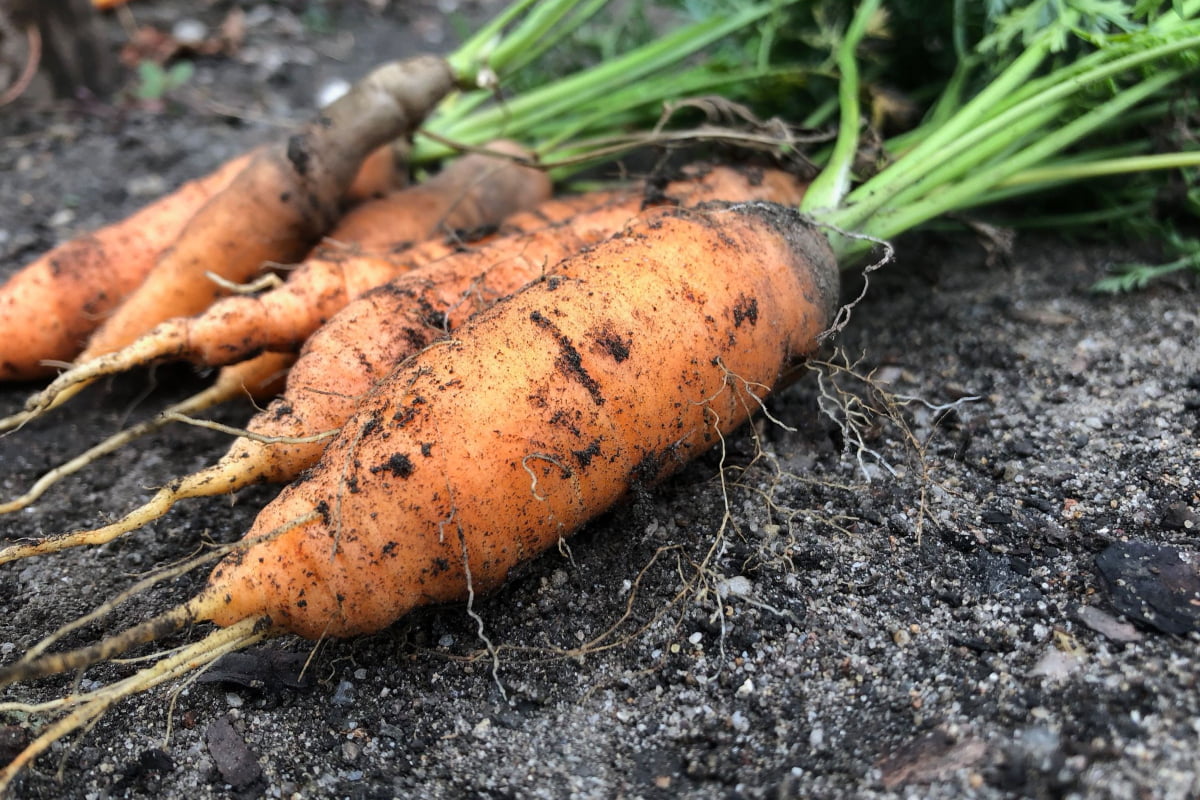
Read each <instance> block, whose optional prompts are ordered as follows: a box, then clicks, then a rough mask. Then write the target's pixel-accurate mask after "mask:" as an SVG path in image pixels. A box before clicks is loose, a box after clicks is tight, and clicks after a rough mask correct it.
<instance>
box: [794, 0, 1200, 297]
mask: <svg viewBox="0 0 1200 800" xmlns="http://www.w3.org/2000/svg"><path fill="white" fill-rule="evenodd" d="M881 5H882V4H881V3H880V2H875V0H867V2H864V3H862V4H860V6H859V8H858V14H857V16H856V17H855V23H858V25H857V27H856V25H855V24H851V26H850V27H849V28H848V29H847V33H846V35H845V38H844V39H843V42H842V44H841V46H840V50H839V65H841V66H842V70H841V89H840V94H841V100H842V112H843V113H842V118H843V124H842V126H841V128H840V133H839V141H838V145H837V146H836V147H835V148H834V150H833V151H832V154H831V155H830V157H829V161H828V164H827V166H826V168H825V171H824V173H823V174H822V176H821V178H820V179H819V181H818V184H816V186H817V187H818V188H819V189H820V191H817V192H813V193H810V195H809V197H807V198H806V201H805V208H806V210H809V211H811V212H813V213H814V214H815V215H816V216H817V217H818V218H819V219H821V220H822V221H824V222H826V223H828V224H830V225H833V226H836V227H838V228H840V229H844V230H849V231H854V232H857V233H861V234H865V235H866V236H869V237H878V238H888V237H893V236H895V235H897V234H899V233H901V232H903V231H906V230H909V229H911V228H913V227H915V226H917V225H921V224H923V223H925V222H928V221H929V220H932V219H934V218H936V217H939V216H942V215H946V214H950V213H954V212H960V211H963V210H966V209H973V208H975V207H978V206H982V205H986V204H992V203H998V202H1000V201H1006V200H1011V199H1013V198H1017V197H1022V198H1023V200H1024V198H1025V196H1032V195H1037V194H1042V193H1049V192H1052V191H1054V190H1057V189H1060V188H1062V187H1064V186H1067V185H1070V186H1071V187H1072V189H1073V190H1074V191H1076V192H1077V191H1078V190H1077V188H1076V184H1079V183H1081V182H1085V181H1092V180H1094V179H1100V178H1103V177H1108V176H1126V175H1130V174H1132V175H1136V176H1138V180H1136V181H1132V182H1130V181H1128V179H1127V178H1124V177H1123V178H1122V182H1123V183H1125V184H1126V185H1127V186H1128V188H1127V189H1124V190H1120V191H1116V192H1110V193H1109V194H1108V195H1107V197H1106V195H1104V194H1097V195H1096V196H1097V197H1100V198H1106V199H1107V200H1108V202H1109V203H1110V204H1111V205H1112V206H1113V207H1114V208H1119V209H1120V210H1121V214H1123V215H1128V214H1129V213H1130V211H1131V210H1132V207H1133V206H1138V207H1140V209H1141V211H1142V212H1143V213H1147V212H1149V211H1150V205H1149V204H1150V202H1152V200H1153V195H1152V194H1148V193H1147V192H1146V191H1145V188H1144V187H1145V182H1146V181H1147V179H1148V176H1147V173H1149V172H1151V171H1153V172H1156V173H1158V174H1159V175H1160V176H1161V175H1163V174H1166V171H1170V172H1171V173H1172V174H1174V175H1179V174H1182V175H1183V176H1184V180H1186V181H1188V182H1189V184H1190V183H1191V181H1193V180H1194V177H1195V176H1194V169H1195V167H1196V166H1197V165H1200V152H1197V151H1196V149H1195V146H1194V144H1190V143H1178V144H1176V145H1173V146H1171V145H1169V146H1168V149H1167V150H1166V151H1165V152H1152V141H1154V140H1153V139H1152V137H1151V134H1150V133H1149V130H1150V129H1151V128H1153V126H1154V125H1155V124H1156V123H1158V122H1159V121H1160V120H1161V119H1163V118H1164V117H1166V118H1168V119H1169V118H1170V115H1171V113H1172V111H1173V110H1175V109H1176V108H1177V107H1179V108H1181V109H1183V110H1185V111H1188V112H1190V111H1192V110H1193V109H1192V108H1191V107H1190V106H1191V104H1190V103H1189V102H1188V101H1185V100H1184V99H1183V98H1182V97H1181V95H1182V92H1180V87H1181V84H1183V83H1184V81H1186V80H1187V79H1188V78H1189V77H1190V76H1192V75H1193V74H1194V72H1195V71H1196V69H1197V68H1198V67H1200V57H1198V53H1200V50H1198V48H1200V19H1198V18H1197V17H1198V13H1200V3H1197V2H1188V1H1187V0H1179V1H1177V2H1172V3H1151V2H1145V1H1142V2H1136V3H1127V2H1116V1H1115V0H1035V2H1032V3H1024V4H1015V3H1004V2H996V3H989V4H983V5H986V6H987V8H988V9H989V12H991V16H990V17H989V18H987V19H986V20H984V21H985V22H986V23H987V24H986V25H984V26H982V27H972V26H971V25H969V24H968V23H969V22H970V20H969V19H968V17H967V14H966V11H965V9H966V6H967V5H969V4H965V3H961V2H960V3H957V4H956V12H957V13H956V15H955V28H954V44H955V51H956V53H957V57H958V58H957V64H956V66H955V68H954V70H953V72H952V73H951V74H950V76H949V78H948V79H947V80H946V81H945V83H944V84H943V85H942V86H941V87H940V93H939V94H938V95H937V96H936V98H934V99H933V100H932V101H931V102H930V104H929V109H930V110H929V112H928V114H927V116H926V119H925V120H924V121H923V122H922V123H921V124H920V125H918V126H917V127H915V128H914V129H912V130H910V131H907V132H905V133H903V134H901V135H898V136H896V137H894V138H892V139H890V140H888V141H887V142H886V143H885V152H886V154H887V156H886V157H887V159H888V161H887V162H886V163H885V165H884V166H883V168H882V169H880V170H879V171H878V172H877V173H876V174H874V175H872V176H870V177H867V178H865V179H863V180H860V181H858V183H857V185H855V186H853V188H849V189H846V188H845V187H846V182H845V181H838V180H834V179H833V177H832V176H839V175H843V174H846V173H848V172H849V170H850V169H851V168H852V166H853V165H854V158H855V156H856V154H857V152H858V149H859V148H858V147H857V144H858V143H859V142H860V139H861V137H860V130H859V128H858V126H857V125H847V120H848V118H849V119H857V117H858V115H857V114H855V115H853V116H852V117H850V116H849V115H848V114H847V113H846V110H847V109H848V108H853V107H854V104H855V103H856V102H857V97H858V94H859V92H860V90H861V83H860V82H859V80H858V78H857V75H856V73H855V71H854V70H853V69H852V68H847V65H852V64H853V62H854V58H853V57H851V56H850V52H851V49H852V48H853V47H855V46H857V45H858V44H859V42H860V40H861V39H862V25H861V21H862V19H863V18H864V17H867V16H868V15H870V14H873V13H874V12H875V10H876V9H877V8H878V7H880V6H881ZM900 5H904V4H903V3H901V4H900ZM972 31H973V32H974V34H975V35H976V36H977V37H978V38H977V39H976V40H975V42H974V44H968V39H969V36H970V35H971V33H972ZM1175 147H1177V148H1178V149H1174V148H1175ZM1181 170H1182V171H1183V172H1182V173H1181V172H1180V171H1181ZM1026 202H1028V201H1026ZM1033 208H1035V209H1036V206H1033ZM1192 208H1193V209H1194V204H1193V206H1192ZM1084 219H1085V218H1081V219H1080V221H1084ZM1034 221H1036V218H1035V220H1034ZM1161 224H1163V225H1166V224H1168V223H1165V222H1164V223H1161ZM836 238H837V241H836V242H835V247H836V248H837V249H838V250H839V252H840V253H841V254H842V255H843V256H849V255H853V254H855V253H859V252H861V251H862V250H864V249H866V248H867V247H869V246H870V242H869V240H867V239H848V238H842V237H836ZM1171 241H1173V242H1175V244H1176V245H1177V246H1178V247H1179V248H1180V249H1185V248H1187V246H1188V243H1187V241H1186V240H1184V239H1182V237H1176V238H1174V239H1172V240H1171ZM1192 244H1193V245H1194V243H1192ZM1193 252H1194V251H1193ZM1195 262H1196V259H1195V257H1193V256H1189V255H1187V254H1184V255H1183V256H1182V257H1181V258H1180V259H1179V260H1178V261H1176V262H1175V263H1174V264H1173V265H1169V268H1171V269H1179V268H1184V267H1187V266H1191V265H1193V264H1194V263H1195ZM1162 271H1165V269H1164V270H1162ZM1141 274H1142V275H1145V274H1146V273H1145V272H1143V273H1141ZM1106 286H1107V284H1106Z"/></svg>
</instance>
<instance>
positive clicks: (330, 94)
mask: <svg viewBox="0 0 1200 800" xmlns="http://www.w3.org/2000/svg"><path fill="white" fill-rule="evenodd" d="M348 91H350V82H349V81H347V80H346V79H345V78H334V79H333V80H331V81H326V82H325V83H324V84H322V85H321V88H319V89H317V97H316V100H317V107H318V108H324V107H325V106H327V105H329V104H330V103H332V102H333V101H335V100H338V99H340V98H341V97H342V96H343V95H345V94H346V92H348Z"/></svg>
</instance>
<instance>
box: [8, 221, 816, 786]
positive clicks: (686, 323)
mask: <svg viewBox="0 0 1200 800" xmlns="http://www.w3.org/2000/svg"><path fill="white" fill-rule="evenodd" d="M836 298H837V262H836V259H835V257H834V255H833V251H832V249H831V248H830V247H829V243H828V242H827V241H826V240H825V238H824V237H823V236H822V235H821V234H820V233H819V232H817V231H816V230H815V229H814V228H812V227H810V226H809V225H808V224H807V223H806V222H805V221H804V220H803V218H802V217H800V215H798V214H797V213H796V212H794V211H791V210H789V209H786V208H784V207H781V206H776V205H772V204H765V203H748V204H738V205H734V206H729V205H724V204H714V205H711V206H707V207H703V208H701V209H684V210H667V211H660V212H651V213H649V214H647V215H646V216H645V218H644V219H642V220H641V221H639V222H638V223H637V224H634V225H632V226H630V227H629V228H627V229H626V230H625V231H624V232H622V233H621V234H620V235H618V236H615V237H613V238H612V239H609V240H607V241H605V242H603V243H601V244H600V245H597V246H596V247H594V248H592V249H590V250H587V251H585V252H583V253H581V254H579V255H577V256H575V257H573V258H572V259H570V261H569V262H568V263H564V264H561V265H560V266H559V269H558V270H557V274H556V275H555V276H554V277H553V278H552V279H550V280H546V281H539V282H537V283H535V284H532V285H530V286H529V287H527V288H526V289H525V290H523V291H521V292H519V293H518V294H516V295H513V296H512V297H510V298H508V299H506V300H505V301H504V302H502V303H499V304H497V305H496V306H494V307H493V308H492V309H489V310H488V311H485V312H483V313H481V314H479V315H477V316H475V317H473V318H472V319H471V320H470V321H469V322H468V323H467V324H466V325H464V326H463V328H462V329H461V330H459V331H458V332H457V333H456V334H455V336H454V338H452V339H448V340H447V341H446V342H445V343H444V344H442V345H440V346H438V347H431V348H428V349H426V350H424V351H422V352H421V353H420V354H419V355H418V356H416V357H415V358H413V359H412V360H411V362H409V363H408V364H407V365H405V366H404V367H403V368H401V369H399V370H397V371H396V372H395V373H394V374H393V375H391V376H390V377H389V378H388V379H387V380H386V381H384V382H382V383H381V384H380V385H379V387H378V388H377V391H376V392H375V393H374V394H373V395H372V397H371V398H369V399H368V400H367V401H366V402H364V403H363V404H362V405H360V407H359V409H358V411H357V412H356V413H355V415H354V416H353V417H352V418H351V419H350V420H349V421H348V422H347V424H346V425H345V427H344V428H343V430H342V432H341V434H340V435H339V436H338V437H337V438H336V439H335V440H334V442H333V443H332V444H331V445H330V446H329V448H328V449H327V450H326V452H325V455H324V456H323V457H322V459H321V462H320V463H319V464H318V466H317V467H316V468H314V469H313V470H312V471H310V472H309V473H308V474H307V475H306V476H305V479H304V480H303V481H299V482H297V483H294V484H292V485H291V486H289V487H288V488H287V489H285V490H284V492H283V494H281V495H280V496H279V498H278V499H276V500H275V501H274V502H272V503H271V504H270V505H268V506H267V507H266V508H265V509H264V510H263V511H262V513H261V514H260V515H259V517H258V519H257V520H256V522H255V524H254V526H253V527H252V529H251V530H250V531H249V532H248V534H247V535H246V537H245V538H244V539H243V541H242V542H241V543H240V545H241V546H240V547H238V548H237V549H236V550H234V552H232V553H230V555H228V556H227V557H226V558H225V560H223V561H222V562H221V563H220V564H219V565H218V566H217V568H216V569H215V570H214V571H213V573H212V575H211V576H210V577H209V581H208V583H207V585H206V586H205V588H204V589H202V590H201V591H200V593H198V594H197V595H196V596H195V597H193V598H192V599H191V600H189V601H187V602H185V603H183V604H181V605H179V606H176V607H175V608H174V609H172V610H170V611H168V612H166V613H165V614H162V615H160V616H158V617H155V618H153V619H150V620H148V621H146V622H143V623H141V624H139V625H136V626H134V627H132V628H130V629H128V630H126V631H124V632H122V633H119V634H116V635H114V636H110V637H108V638H106V639H104V640H102V641H101V642H98V643H96V644H95V645H92V646H89V647H85V648H82V649H79V650H74V651H70V652H65V653H50V654H44V651H45V646H46V645H48V642H47V643H43V645H39V646H37V647H35V648H32V649H31V651H30V652H29V653H27V655H26V656H25V657H23V658H22V659H20V660H18V661H17V662H15V663H13V664H10V665H9V666H7V667H5V668H3V669H2V670H0V685H6V684H9V683H12V682H14V681H19V680H25V679H28V678H31V677H37V676H40V675H45V674H49V673H53V672H63V671H67V670H71V669H77V668H81V667H83V666H86V665H88V664H91V663H95V662H97V661H101V660H105V659H110V658H113V657H115V656H116V655H118V654H119V653H121V652H123V651H124V650H126V649H128V648H129V647H132V646H134V645H136V644H139V643H142V642H146V641H150V640H154V639H157V638H160V637H162V636H164V635H166V634H167V633H169V632H171V631H173V630H177V629H179V628H181V627H183V626H186V625H190V624H192V623H195V622H198V621H212V622H215V623H216V624H217V625H220V626H224V628H225V629H224V630H218V631H216V632H214V633H212V634H210V635H209V636H208V637H206V638H205V639H203V640H201V641H199V642H197V643H195V644H193V645H190V646H188V647H185V648H182V649H179V650H177V651H174V652H173V653H171V654H168V655H167V656H165V657H164V658H162V659H161V660H160V661H159V662H158V663H156V664H154V665H152V666H150V667H147V668H145V669H143V670H142V671H141V672H139V673H137V674H135V675H133V676H131V677H129V678H126V679H124V680H122V681H119V682H118V683H116V684H114V685H112V686H110V687H104V688H102V689H99V690H95V691H92V692H89V693H87V694H85V695H83V696H81V697H78V698H73V699H71V701H69V702H70V704H72V705H74V709H73V710H71V711H70V712H69V713H67V714H66V715H65V716H64V717H63V718H61V719H60V720H58V721H57V722H55V723H53V724H52V725H50V726H49V727H48V728H47V729H45V730H43V731H42V732H41V733H40V734H39V736H38V737H37V738H36V739H35V740H34V741H33V742H32V743H31V744H30V745H28V746H27V747H26V748H25V750H23V751H22V752H21V753H20V754H19V755H18V756H17V757H16V758H15V759H14V760H13V761H12V762H10V763H9V764H8V766H6V767H5V769H4V770H3V771H0V786H4V785H7V784H8V782H10V781H11V780H12V778H13V777H14V776H15V774H16V773H17V772H18V771H19V770H21V769H22V768H23V767H24V766H25V765H26V764H28V763H29V762H30V761H32V759H33V758H35V757H36V756H37V755H38V754H39V753H41V752H44V751H45V750H46V749H47V748H48V747H49V746H50V745H51V744H52V743H53V742H54V741H56V740H57V739H59V738H61V737H62V736H65V735H66V734H68V733H70V732H71V731H73V730H77V729H79V728H82V727H85V726H87V725H89V724H90V723H91V722H92V721H93V720H95V719H97V718H98V717H99V716H100V715H101V714H103V712H104V711H105V710H106V709H108V708H109V707H110V706H112V705H113V704H114V703H115V702H117V701H118V700H120V699H121V698H123V697H127V696H129V695H131V694H134V693H137V692H140V691H144V690H146V689H147V688H149V687H152V686H155V685H158V684H159V683H161V682H163V681H165V680H170V679H173V678H175V677H177V676H180V675H183V674H186V673H187V672H188V671H191V670H195V669H197V668H199V667H202V666H204V665H205V664H207V663H211V662H212V661H213V660H215V659H216V658H218V657H219V656H220V655H222V654H224V653H226V652H231V651H232V650H236V649H239V648H243V647H246V646H249V645H250V644H252V643H254V642H257V641H260V640H262V639H263V638H264V637H266V636H270V635H275V634H279V633H283V632H292V633H296V634H299V635H301V636H305V637H309V638H313V639H316V638H319V637H324V636H350V635H354V634H359V633H365V632H370V631H376V630H379V629H381V628H383V627H384V626H386V625H388V624H390V623H391V622H393V621H394V620H396V619H397V618H399V617H400V616H402V615H403V614H405V613H407V612H408V611H409V610H411V609H412V608H414V607H415V606H418V605H423V604H427V603H435V602H447V601H452V600H457V599H462V598H466V597H470V596H472V595H473V594H475V593H478V592H483V591H487V590H489V589H492V588H495V587H496V586H498V585H499V584H500V583H501V582H503V581H504V579H505V578H506V576H507V575H508V573H509V571H510V570H512V569H513V568H514V567H515V566H517V565H518V564H519V563H521V562H522V561H525V560H528V559H530V558H532V557H533V556H535V555H537V554H538V553H540V552H542V551H544V550H545V549H547V548H549V547H551V546H553V545H554V544H555V543H556V542H559V541H561V540H562V539H563V537H566V536H568V535H570V534H571V533H572V532H574V531H575V530H577V529H578V528H579V527H580V526H581V525H582V524H584V523H585V522H587V521H588V520H589V519H591V518H593V517H595V516H596V515H598V514H600V513H602V512H603V511H605V510H607V509H608V508H609V507H611V506H612V505H613V504H614V503H616V502H617V501H618V500H620V499H621V498H622V497H623V496H624V495H626V494H627V493H628V492H629V491H631V490H632V489H634V488H636V487H638V486H642V485H649V484H653V483H654V482H656V481H658V480H660V479H662V478H663V477H665V476H667V475H669V474H671V473H672V472H674V471H676V470H677V469H679V468H680V467H681V466H682V465H683V464H684V463H685V462H686V461H687V460H688V459H689V458H691V457H693V456H695V455H697V454H698V453H700V452H702V451H703V450H705V449H707V448H708V447H710V446H711V445H712V444H713V443H714V442H716V441H717V440H718V438H719V437H721V436H723V435H724V434H725V433H727V432H729V431H731V430H732V429H733V428H734V427H736V426H738V425H740V424H741V423H742V422H743V421H745V420H746V418H747V417H748V416H749V415H750V414H751V413H752V411H753V410H754V409H755V408H756V407H757V406H758V405H759V404H760V403H761V402H762V396H763V395H764V394H765V393H766V392H768V391H769V390H770V387H771V386H772V385H773V384H775V383H776V382H777V381H779V380H780V378H781V377H782V376H783V375H784V374H785V373H786V372H787V371H788V370H789V368H791V367H794V365H795V364H796V363H797V362H798V361H799V360H800V359H802V358H804V357H805V356H806V355H807V354H809V353H811V352H812V351H813V350H814V349H815V348H816V346H817V343H818V339H819V335H820V334H821V332H822V331H823V330H825V329H826V327H827V326H828V325H829V323H830V321H831V319H832V318H833V314H834V310H835V308H836V302H837V299H836ZM61 633H62V632H61V631H60V634H61ZM53 638H54V637H52V639H53ZM67 704H68V701H64V705H67ZM68 707H70V706H68Z"/></svg>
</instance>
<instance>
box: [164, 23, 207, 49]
mask: <svg viewBox="0 0 1200 800" xmlns="http://www.w3.org/2000/svg"><path fill="white" fill-rule="evenodd" d="M171 36H172V37H173V38H174V39H175V41H177V42H179V43H180V44H184V45H191V46H195V45H198V44H200V43H201V42H203V41H204V40H205V39H206V38H208V26H207V25H205V24H204V23H203V22H201V21H200V20H198V19H192V18H191V17H184V18H183V19H181V20H176V22H175V24H174V25H173V26H171Z"/></svg>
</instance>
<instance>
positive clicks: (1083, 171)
mask: <svg viewBox="0 0 1200 800" xmlns="http://www.w3.org/2000/svg"><path fill="white" fill-rule="evenodd" d="M1185 167H1200V151H1197V150H1188V151H1183V152H1177V153H1153V154H1148V155H1142V156H1128V157H1126V158H1110V159H1104V160H1098V161H1090V162H1087V163H1083V164H1052V165H1047V166H1044V167H1034V168H1031V169H1027V170H1024V171H1023V172H1019V173H1017V174H1016V175H1013V176H1011V177H1009V178H1006V179H1005V180H1003V181H1001V182H1000V183H998V184H996V186H997V188H1005V187H1012V186H1023V185H1025V184H1029V183H1061V182H1066V181H1078V180H1084V179H1086V178H1099V177H1102V176H1105V175H1122V174H1126V173H1130V172H1149V171H1150V170H1161V169H1182V168H1185Z"/></svg>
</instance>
